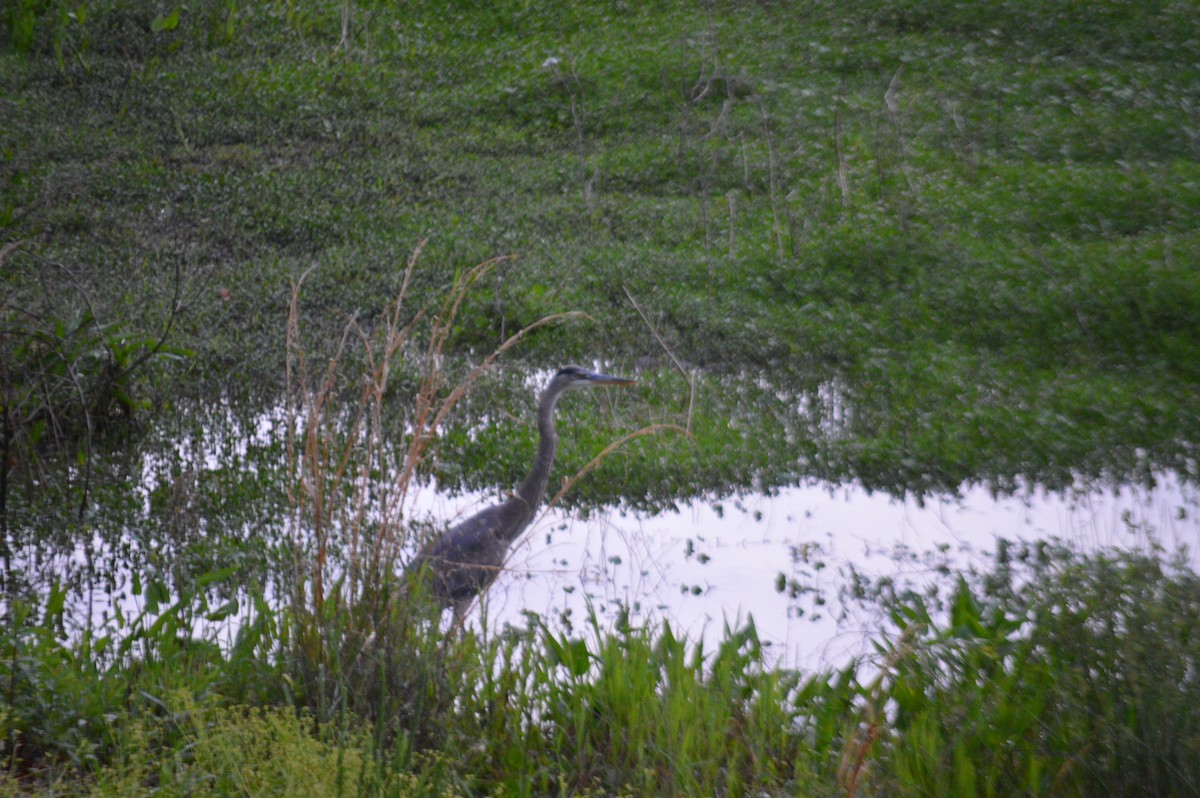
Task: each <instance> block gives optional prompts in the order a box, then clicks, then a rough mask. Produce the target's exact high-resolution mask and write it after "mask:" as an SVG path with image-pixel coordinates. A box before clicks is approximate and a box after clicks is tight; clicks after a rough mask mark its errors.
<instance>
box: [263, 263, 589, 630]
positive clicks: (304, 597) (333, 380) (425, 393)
mask: <svg viewBox="0 0 1200 798" xmlns="http://www.w3.org/2000/svg"><path fill="white" fill-rule="evenodd" d="M423 244H424V241H422V242H421V243H420V244H419V245H418V246H417V247H416V249H415V250H414V251H413V254H412V256H411V257H410V258H409V259H408V263H407V265H406V268H405V271H404V275H403V279H402V280H401V285H400V290H399V292H398V293H397V295H396V298H395V299H393V300H392V302H391V303H389V305H388V306H387V308H386V309H385V311H384V312H383V313H382V314H381V317H380V319H379V321H378V322H377V323H376V324H375V325H373V326H371V327H370V328H368V327H367V326H364V325H363V324H361V323H360V322H359V320H358V319H357V318H350V319H348V320H347V322H346V325H345V328H344V330H343V333H342V337H341V340H340V341H339V343H338V346H337V347H336V348H335V350H334V353H333V355H332V356H331V357H330V358H329V359H328V361H327V362H325V363H322V364H315V363H313V361H312V359H311V358H310V357H309V356H308V354H307V352H306V350H305V347H304V345H303V343H302V340H301V338H302V336H301V332H302V331H301V329H300V305H301V296H302V289H303V286H304V282H305V279H306V277H307V275H308V273H307V272H306V273H305V274H304V275H302V276H301V277H300V279H298V280H297V281H296V282H295V284H294V285H293V287H292V292H291V302H290V306H289V314H288V322H287V353H288V358H287V375H286V377H287V386H288V399H287V424H288V436H287V457H288V464H289V470H290V473H291V475H292V477H291V484H290V485H289V493H288V498H289V502H290V507H291V518H290V526H291V543H292V548H293V551H294V552H295V553H296V556H297V563H296V576H297V578H296V579H295V583H294V585H293V590H292V591H291V593H292V595H291V596H290V600H291V602H292V605H293V607H294V608H296V609H302V610H303V611H304V612H305V614H310V615H311V617H314V618H319V617H322V616H323V615H324V613H325V610H326V604H327V602H329V601H330V600H334V599H336V602H337V605H338V606H341V607H344V608H352V607H353V606H354V605H355V604H356V603H359V602H362V601H363V600H365V599H368V598H373V597H376V596H377V595H379V594H380V592H381V591H384V592H385V591H386V585H387V583H388V582H389V580H390V578H391V576H392V575H393V574H394V573H395V572H396V570H397V567H398V565H399V564H400V559H401V556H402V554H403V552H404V551H405V550H406V549H407V548H410V544H412V543H415V542H416V541H412V540H410V536H411V532H410V530H411V525H410V524H409V523H408V520H409V519H408V518H407V511H408V509H409V507H410V504H411V503H410V501H409V499H410V498H411V488H412V486H413V479H414V477H415V476H416V475H417V472H418V469H419V467H420V465H421V462H422V461H423V459H424V458H425V456H426V455H427V453H428V451H429V447H430V445H431V444H432V443H433V442H434V440H435V439H436V435H437V430H438V428H439V427H441V426H442V425H443V424H444V423H445V422H446V421H447V419H448V418H449V417H450V414H451V413H452V412H453V411H454V409H455V407H456V406H457V405H458V403H459V402H460V401H461V400H462V399H463V397H465V396H466V395H467V393H468V391H470V390H471V388H472V386H474V385H475V383H476V382H477V381H478V379H479V378H480V377H481V376H482V375H483V374H484V373H485V372H487V371H488V370H489V369H490V368H492V366H493V365H494V364H495V363H496V361H497V359H498V358H500V356H501V355H503V354H504V353H505V352H507V351H508V350H510V349H511V348H512V347H514V346H516V345H517V344H518V343H519V342H520V341H521V339H522V338H524V337H525V336H526V335H528V334H529V333H531V332H532V331H533V330H535V329H537V328H539V327H543V326H545V325H548V324H554V323H558V322H561V321H564V320H566V319H571V318H577V317H582V316H583V315H584V314H582V313H578V312H570V313H556V314H552V315H549V316H545V317H543V318H541V319H539V320H538V321H536V322H534V323H533V324H531V325H529V326H527V327H525V328H524V329H522V330H521V331H519V332H517V333H515V334H514V335H511V336H509V337H508V338H506V339H505V340H504V341H503V342H502V343H501V344H500V345H499V346H498V347H497V348H496V349H495V350H494V351H492V352H491V353H490V354H488V355H487V356H486V357H485V358H483V360H481V361H480V362H479V363H478V364H477V365H475V366H474V367H473V368H472V369H471V370H470V371H468V372H467V373H466V375H465V376H463V377H460V378H458V379H457V381H454V382H453V383H452V381H451V378H450V377H449V376H448V375H447V374H446V371H445V368H444V366H445V363H446V359H445V358H444V356H443V353H444V351H445V348H446V345H447V343H448V341H449V339H450V336H451V333H452V331H453V329H454V326H455V319H456V318H457V316H458V314H459V312H460V310H461V308H462V306H463V302H464V301H465V300H466V299H467V297H468V295H469V294H470V293H471V290H472V289H473V288H474V287H475V286H476V284H477V283H478V282H479V280H480V279H481V278H482V277H483V276H484V275H486V274H487V273H489V272H490V271H491V270H492V269H493V268H495V266H496V264H497V263H499V262H500V261H501V260H502V259H499V258H498V259H493V260H489V261H485V262H483V263H480V264H478V265H476V266H474V267H473V268H471V269H467V270H465V271H463V272H461V273H460V274H458V275H457V276H456V278H455V280H454V283H453V285H452V286H451V287H450V289H449V290H448V291H447V293H446V295H445V296H444V298H442V300H441V301H440V303H438V302H432V303H429V304H427V305H425V306H424V307H420V308H418V309H416V310H415V311H414V312H411V313H410V312H409V308H408V305H409V287H410V285H411V282H412V277H413V273H414V270H415V268H416V265H417V261H418V259H419V257H420V254H421V250H422V246H423ZM398 373H403V374H404V375H405V378H406V379H407V380H414V379H415V382H416V385H417V389H416V396H415V399H414V401H413V403H412V406H411V409H410V410H409V412H408V413H407V415H406V417H405V419H404V424H403V426H404V429H405V433H404V438H403V440H401V441H389V440H388V436H387V427H386V425H385V418H387V417H389V416H392V415H394V414H390V413H385V408H384V403H385V401H387V398H388V395H389V393H388V392H389V386H390V385H391V383H392V380H393V378H394V377H395V375H397V374H398Z"/></svg>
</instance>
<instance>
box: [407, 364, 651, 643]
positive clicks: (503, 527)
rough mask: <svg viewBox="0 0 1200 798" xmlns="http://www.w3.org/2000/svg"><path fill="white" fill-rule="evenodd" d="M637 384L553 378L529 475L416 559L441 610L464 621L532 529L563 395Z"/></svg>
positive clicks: (590, 375) (597, 377)
mask: <svg viewBox="0 0 1200 798" xmlns="http://www.w3.org/2000/svg"><path fill="white" fill-rule="evenodd" d="M633 383H634V380H631V379H627V378H625V377H612V376H609V375H607V374H597V373H596V372H593V371H587V370H586V369H581V368H579V367H578V366H567V367H566V368H564V369H562V370H560V371H559V372H558V373H557V374H555V375H554V379H552V380H550V384H549V385H547V386H546V390H545V391H543V392H542V396H541V399H540V400H539V401H538V414H537V425H538V435H539V440H538V448H537V455H536V456H535V457H534V458H533V465H532V467H530V469H529V475H528V476H527V477H525V481H524V482H522V483H521V484H520V485H519V486H518V487H517V490H516V492H515V493H513V495H512V496H511V497H509V498H508V499H507V500H505V501H503V502H501V503H500V504H497V505H495V506H492V507H488V508H487V509H486V510H482V511H480V512H478V513H476V514H475V515H473V516H471V517H470V518H468V519H466V520H465V521H463V522H461V523H459V524H456V525H455V526H453V527H451V528H450V529H449V530H447V531H446V533H445V534H443V535H442V536H441V537H439V538H437V539H436V540H434V541H433V542H432V543H430V544H429V545H428V546H426V547H425V549H424V551H422V552H421V554H420V555H419V556H418V557H417V558H416V560H415V561H414V562H413V564H412V567H411V568H410V573H415V574H423V575H425V577H426V578H427V579H428V582H427V583H426V587H427V589H428V590H429V591H430V593H431V595H432V596H433V597H434V598H436V599H437V601H438V603H439V604H440V605H441V607H442V608H443V609H445V608H446V607H454V617H455V620H456V621H457V622H460V623H461V621H462V618H463V615H464V613H465V612H466V610H467V608H468V607H469V606H470V605H471V602H472V601H473V600H474V598H475V597H476V596H477V595H479V594H481V593H483V592H484V591H485V590H487V589H488V587H490V586H491V584H492V582H494V581H495V579H496V577H497V576H498V575H499V574H500V570H501V568H503V566H504V559H505V557H506V556H507V554H508V548H509V546H511V545H512V543H513V541H514V540H516V539H517V538H518V537H519V536H520V535H521V533H522V532H524V531H525V528H526V527H527V526H529V523H530V522H531V521H532V520H533V515H534V512H535V511H536V510H537V507H538V505H539V504H541V502H542V496H543V494H544V493H545V491H546V481H547V480H548V479H549V477H550V467H551V465H553V464H554V453H555V450H556V449H557V448H558V435H557V433H556V432H555V430H554V405H555V403H556V402H558V397H560V396H561V395H562V394H563V392H564V391H568V390H572V389H574V388H603V387H606V386H609V385H632V384H633Z"/></svg>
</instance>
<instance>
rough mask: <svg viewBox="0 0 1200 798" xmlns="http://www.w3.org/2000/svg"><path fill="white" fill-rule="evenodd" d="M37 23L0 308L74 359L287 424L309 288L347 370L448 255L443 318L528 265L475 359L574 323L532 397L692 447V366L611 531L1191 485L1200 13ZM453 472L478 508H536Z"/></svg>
mask: <svg viewBox="0 0 1200 798" xmlns="http://www.w3.org/2000/svg"><path fill="white" fill-rule="evenodd" d="M6 8H7V19H6V20H5V28H4V31H3V35H4V36H5V37H6V41H4V42H3V44H4V49H3V52H0V58H3V69H0V81H2V84H0V89H2V95H3V99H2V100H0V102H3V115H4V119H5V124H4V126H3V129H2V130H0V152H2V153H3V161H2V163H0V170H2V175H3V180H4V204H3V206H2V208H0V234H2V236H3V239H2V240H3V242H4V243H5V244H12V243H14V242H21V243H20V244H19V245H18V246H16V247H15V248H14V249H12V250H11V251H7V252H6V255H5V261H4V264H5V269H4V290H5V293H6V294H7V295H10V296H13V297H15V298H16V299H14V301H15V302H18V303H19V304H18V305H17V306H18V307H22V308H26V309H28V310H29V311H31V312H32V313H33V314H34V315H33V317H32V318H33V321H34V322H36V325H35V326H37V327H38V328H39V329H48V330H53V329H54V325H55V323H56V322H58V321H61V322H63V323H64V324H65V325H66V327H67V329H68V330H70V329H72V320H76V319H79V318H80V317H81V309H82V308H84V307H86V306H88V305H90V306H91V307H92V308H93V310H94V318H95V319H96V322H97V323H105V324H109V325H111V324H113V323H115V322H117V321H119V322H120V325H121V327H122V328H123V329H125V330H127V334H130V335H133V336H135V337H136V336H140V337H141V338H147V337H151V338H152V337H155V336H156V335H157V334H158V332H159V330H160V329H161V328H162V327H163V325H164V319H166V318H168V317H169V316H170V315H171V310H172V308H177V309H182V311H183V312H182V313H181V314H180V318H179V319H178V320H177V322H176V325H175V328H174V330H173V337H172V340H173V342H174V343H175V344H176V345H178V346H180V347H182V348H183V349H186V350H189V351H193V352H195V353H196V356H195V357H193V358H190V359H188V360H187V361H186V362H185V363H184V364H183V365H181V366H180V367H179V368H178V369H176V370H174V372H173V375H172V376H173V379H172V382H171V391H170V395H171V397H173V398H177V397H178V396H179V394H180V393H181V392H186V393H188V394H190V395H193V396H205V395H211V391H212V386H214V385H219V386H221V388H222V390H224V391H225V392H227V393H231V394H233V395H235V396H237V395H240V394H244V393H257V394H261V393H262V392H263V391H266V392H268V393H269V392H270V391H272V390H274V389H276V388H277V387H278V386H279V384H280V381H281V375H282V373H283V368H282V366H283V352H282V351H281V347H280V345H279V341H280V324H281V319H282V317H283V315H284V313H285V311H286V300H287V277H288V276H289V275H291V276H295V275H297V274H299V273H300V272H301V271H303V270H306V269H308V268H309V267H310V266H313V265H314V264H315V265H317V269H316V271H315V272H314V273H313V274H312V275H311V277H310V281H309V285H310V288H311V294H310V299H309V303H308V305H307V307H306V310H305V312H306V316H307V318H306V321H307V322H308V326H309V329H310V330H311V331H312V332H313V334H314V337H315V338H316V339H318V340H325V341H335V340H336V339H337V337H338V332H340V327H341V323H342V318H343V317H342V315H341V314H350V313H358V314H360V316H361V317H362V318H371V317H373V316H374V314H375V313H376V312H377V311H379V310H380V309H381V308H382V307H383V306H384V304H385V303H386V302H387V301H388V299H390V298H391V297H392V296H393V295H394V294H395V290H396V287H397V285H398V282H399V279H400V278H399V275H400V274H401V272H402V271H403V268H402V267H403V263H404V261H405V260H406V259H407V257H408V254H409V253H410V252H411V251H412V250H413V248H414V247H415V246H416V243H417V241H418V240H420V239H422V238H428V239H429V242H428V244H427V246H426V249H425V255H424V263H425V265H426V268H425V269H423V271H422V273H421V274H420V275H419V277H418V279H417V283H418V285H416V286H414V290H415V292H416V294H417V295H418V296H420V297H423V298H430V297H433V296H436V295H438V294H439V293H440V292H442V291H444V290H445V289H446V288H447V287H448V285H449V283H450V281H451V276H452V275H453V274H454V273H455V272H456V271H458V270H461V269H463V268H465V267H468V266H471V265H473V264H475V263H477V262H479V261H482V260H484V259H487V258H491V257H495V256H514V258H515V259H513V260H510V261H506V262H504V263H503V264H501V265H500V268H498V269H497V271H496V273H495V275H494V277H493V278H492V279H490V280H489V284H488V285H487V286H484V287H482V288H483V289H484V290H481V291H480V293H479V294H478V295H477V296H476V297H475V298H474V300H473V301H472V303H471V305H470V307H468V308H467V309H466V310H467V312H466V313H465V314H464V315H463V316H462V317H461V324H460V328H459V329H458V330H457V331H456V336H455V338H454V340H453V341H452V342H451V343H450V346H451V347H452V349H453V350H454V352H455V353H457V354H459V355H463V356H467V357H470V356H472V355H474V356H478V354H479V353H480V352H483V351H487V350H489V349H490V348H491V347H493V346H495V345H496V344H497V343H498V342H499V341H500V340H502V338H503V337H504V336H505V335H506V334H507V333H511V332H512V331H514V330H517V329H520V328H522V327H523V326H526V325H528V324H530V323H531V322H532V321H534V320H535V319H537V318H538V317H540V316H542V315H545V314H548V313H552V312H557V311H564V310H578V311H585V312H587V313H588V314H589V315H590V316H591V320H590V321H587V322H576V323H573V324H570V325H565V326H559V327H555V328H553V329H545V330H542V331H541V332H540V333H538V334H536V335H534V336H531V338H530V340H528V341H527V342H526V344H525V345H524V346H523V347H521V348H520V350H519V351H517V352H514V353H512V356H511V357H510V360H511V359H513V358H516V359H519V360H523V361H524V362H525V363H526V364H528V365H536V366H539V367H550V366H557V365H559V364H560V363H562V362H565V361H572V360H580V361H585V362H591V361H593V360H596V359H600V360H604V361H606V362H607V363H609V364H610V365H613V366H614V367H617V370H620V368H619V367H622V366H624V367H625V370H630V369H631V368H632V367H633V366H634V365H635V364H636V365H637V367H638V368H637V370H638V371H641V372H647V371H650V370H652V369H655V368H658V367H661V370H662V372H663V377H662V379H663V382H662V383H661V384H659V385H658V386H657V388H656V390H655V391H654V392H652V393H651V392H646V393H644V394H643V397H644V401H645V402H646V404H647V408H646V410H645V412H646V413H647V414H653V415H655V416H659V417H661V416H665V415H672V416H675V417H677V416H678V414H679V409H680V407H681V406H682V407H687V406H688V405H689V399H688V396H687V395H688V389H687V387H686V386H685V384H684V381H683V379H682V378H680V377H678V375H677V374H675V376H673V377H668V376H666V374H667V372H668V371H670V372H671V373H672V374H674V371H673V370H672V369H670V361H669V360H668V358H667V355H666V354H665V352H664V350H663V348H662V347H660V345H659V343H658V340H657V339H656V335H657V336H660V337H661V339H662V341H663V342H664V343H665V345H666V346H667V347H669V349H670V351H671V352H673V353H674V354H675V356H676V357H678V358H679V360H680V361H681V362H682V363H684V364H685V365H686V366H687V368H688V369H689V370H690V371H691V372H692V379H693V381H694V384H695V386H696V391H695V396H694V397H693V400H694V401H692V403H691V404H692V407H693V412H694V418H695V421H696V430H695V432H696V437H695V438H694V439H693V440H692V441H690V442H688V443H687V444H686V445H685V444H683V443H680V444H679V445H678V446H677V447H675V448H674V449H673V450H671V451H670V452H669V456H666V457H660V456H659V447H658V446H657V444H656V445H655V446H654V447H653V450H652V451H641V450H635V451H634V452H633V453H632V455H631V459H630V461H629V463H628V464H627V467H626V468H625V469H624V473H625V474H627V477H626V484H613V483H612V482H611V481H610V480H607V479H605V478H604V475H598V478H597V479H595V480H592V481H590V484H589V485H586V486H582V488H583V489H584V490H585V491H591V495H590V496H588V499H589V500H591V501H595V500H605V499H608V498H611V497H612V496H614V495H617V494H622V495H624V496H626V497H627V498H630V499H632V500H635V501H639V502H643V503H646V504H652V505H658V504H662V503H663V502H665V501H669V500H670V499H671V498H673V497H677V496H679V495H681V493H688V494H694V493H695V492H699V491H705V490H712V489H718V490H724V489H726V488H727V487H728V486H729V485H730V484H731V483H733V484H738V485H748V484H758V485H766V486H770V485H778V484H786V483H788V482H791V481H794V480H795V479H797V478H802V477H805V476H815V477H821V478H827V479H831V480H835V481H840V480H843V479H847V478H857V479H859V480H861V481H863V482H864V483H865V484H867V485H871V486H875V487H880V488H887V489H890V490H895V491H906V490H908V491H912V490H956V489H958V487H959V486H960V485H961V483H962V482H963V481H964V480H970V481H976V482H989V483H991V484H993V485H994V486H996V487H997V488H1000V489H1006V488H1010V487H1012V486H1013V485H1014V484H1015V482H1016V481H1017V480H1019V479H1021V478H1025V479H1027V480H1030V481H1033V482H1037V483H1040V484H1046V485H1049V486H1052V487H1058V486H1062V485H1064V484H1069V483H1070V482H1071V481H1072V480H1073V479H1075V478H1079V477H1083V478H1095V479H1110V480H1127V479H1143V478H1146V476H1147V475H1148V474H1149V473H1152V472H1153V471H1156V470H1161V469H1174V470H1177V471H1180V472H1184V473H1188V474H1190V473H1192V472H1193V470H1194V469H1195V462H1196V458H1195V449H1194V445H1195V441H1196V440H1197V439H1198V438H1200V435H1198V426H1200V420H1198V416H1197V413H1196V412H1195V404H1196V403H1195V402H1194V397H1195V392H1196V386H1197V383H1198V381H1200V373H1198V372H1197V366H1196V364H1197V363H1200V345H1198V342H1197V332H1196V331H1197V330H1198V329H1200V277H1198V275H1197V268H1196V264H1197V263H1200V257H1197V256H1198V254H1200V253H1198V250H1200V236H1198V222H1197V218H1196V215H1195V213H1194V208H1195V207H1196V206H1197V205H1200V166H1198V164H1197V156H1198V155H1200V143H1198V140H1197V137H1196V132H1195V131H1196V124H1197V122H1196V114H1197V110H1196V109H1197V105H1198V104H1200V100H1198V99H1197V98H1198V96H1200V67H1197V65H1196V63H1195V59H1194V58H1191V54H1192V53H1194V52H1195V51H1196V49H1197V47H1198V46H1200V22H1198V21H1197V15H1196V14H1195V13H1194V10H1195V9H1194V8H1193V7H1192V4H1191V3H1188V2H1153V3H1142V4H1138V5H1137V7H1136V9H1135V8H1134V7H1133V6H1132V5H1130V4H1126V3H1120V2H1100V3H1090V2H1089V3H1083V2H1073V3H1065V4H1063V3H1058V4H1053V6H1050V5H1048V4H1043V3H1036V2H1030V3H1024V2H1017V1H1015V0H1009V1H1007V2H1000V0H994V1H993V2H981V3H957V2H936V3H930V2H919V3H918V2H910V1H909V0H872V2H850V3H847V2H828V3H826V2H808V3H801V4H793V5H773V4H758V3H709V4H697V5H691V4H673V3H666V4H647V3H589V4H584V5H579V6H576V7H573V8H572V9H570V10H553V11H552V10H549V9H542V8H539V7H537V6H536V5H527V4H522V3H497V4H489V5H486V6H480V7H472V6H469V5H462V4H459V5H456V6H455V7H454V9H453V10H447V9H446V8H444V7H443V4H441V3H408V4H406V5H405V6H404V8H402V9H400V8H393V7H391V5H390V4H386V3H380V4H374V3H367V2H363V3H349V2H346V3H338V2H316V3H285V2H278V3H253V4H239V3H237V2H225V1H224V0H223V1H222V2H218V1H217V0H208V1H207V2H197V3H191V4H188V5H187V6H186V7H184V6H178V7H175V8H170V7H169V4H168V5H167V6H163V7H162V8H154V7H151V6H146V7H143V6H142V5H141V4H136V3H130V4H126V3H122V2H119V0H95V2H88V3H77V4H73V3H66V2H60V0H54V1H53V2H51V1H50V0H14V2H12V3H9V4H8V5H7V6H6ZM176 270H181V271H182V273H181V275H179V278H180V279H178V280H176V279H173V278H172V277H171V275H174V274H175V272H176ZM631 297H632V298H633V299H634V300H636V302H637V303H638V305H639V306H640V307H641V308H642V309H643V310H644V312H645V315H646V321H644V320H643V318H642V316H641V315H640V314H639V313H638V312H637V309H636V308H635V307H634V305H633V301H632V300H631ZM647 322H648V323H647ZM30 323H32V322H30ZM318 325H319V326H318ZM652 328H653V329H652ZM231 374H236V375H237V376H238V379H237V380H236V381H235V382H236V385H230V384H229V383H230V381H229V378H228V375H231ZM495 398H496V399H497V400H504V401H508V402H512V401H516V399H515V398H514V397H513V396H512V395H511V394H510V393H509V392H508V391H499V392H497V393H496V394H495ZM163 401H166V399H165V398H164V399H163ZM481 401H482V400H481ZM488 410H489V408H488V407H480V408H479V409H478V411H479V412H481V413H486V412H488ZM731 421H732V422H733V423H732V428H731ZM748 440H753V441H757V442H758V443H759V444H760V445H759V446H758V447H756V451H755V452H754V454H753V456H748V454H747V452H746V449H747V448H748V447H746V446H745V445H744V442H745V441H748ZM763 444H765V445H763ZM451 445H453V446H454V447H455V450H453V451H448V452H447V457H446V458H445V459H446V460H448V461H453V462H469V463H476V464H479V465H478V466H476V467H474V468H470V469H464V471H463V472H462V473H451V474H445V475H443V480H444V481H446V482H450V483H465V484H469V485H475V486H478V485H481V484H495V483H497V482H508V481H511V480H512V478H513V475H514V472H515V471H516V469H517V465H516V462H515V461H507V460H505V459H503V457H502V456H501V457H500V458H497V457H495V456H494V455H495V452H494V451H492V448H491V446H490V441H489V440H487V439H486V438H485V439H483V440H477V441H472V440H468V439H466V438H463V437H452V438H451V439H450V440H449V441H448V443H447V446H451Z"/></svg>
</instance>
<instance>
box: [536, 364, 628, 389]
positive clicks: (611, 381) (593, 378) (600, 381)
mask: <svg viewBox="0 0 1200 798" xmlns="http://www.w3.org/2000/svg"><path fill="white" fill-rule="evenodd" d="M554 381H555V382H562V383H564V385H563V387H564V388H606V387H608V386H610V385H633V384H634V383H635V382H637V380H631V379H629V378H628V377H614V376H612V375H611V374H600V373H598V372H595V371H588V370H587V369H583V368H580V367H579V366H565V367H564V368H562V369H559V372H558V373H557V374H555V375H554Z"/></svg>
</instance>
